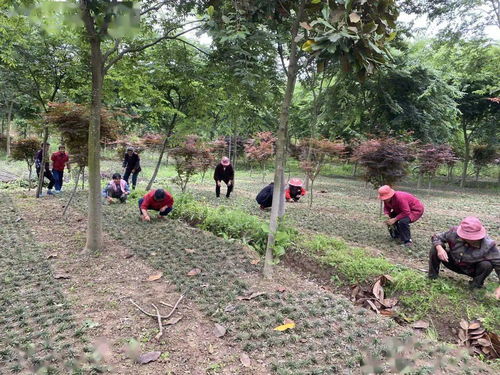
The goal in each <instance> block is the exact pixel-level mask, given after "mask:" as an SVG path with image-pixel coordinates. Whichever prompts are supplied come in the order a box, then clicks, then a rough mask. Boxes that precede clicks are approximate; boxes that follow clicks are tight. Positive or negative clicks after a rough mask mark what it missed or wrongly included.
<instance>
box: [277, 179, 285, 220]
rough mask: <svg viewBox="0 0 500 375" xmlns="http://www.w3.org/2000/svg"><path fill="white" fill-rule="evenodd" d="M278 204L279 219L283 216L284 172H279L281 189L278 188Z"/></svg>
mask: <svg viewBox="0 0 500 375" xmlns="http://www.w3.org/2000/svg"><path fill="white" fill-rule="evenodd" d="M279 202H280V205H279V210H278V218H279V219H280V220H282V219H283V217H284V216H285V174H284V173H282V174H281V190H280V200H279Z"/></svg>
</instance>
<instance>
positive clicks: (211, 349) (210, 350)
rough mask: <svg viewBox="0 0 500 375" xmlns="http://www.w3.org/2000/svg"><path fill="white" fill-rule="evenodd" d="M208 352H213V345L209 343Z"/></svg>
mask: <svg viewBox="0 0 500 375" xmlns="http://www.w3.org/2000/svg"><path fill="white" fill-rule="evenodd" d="M208 352H209V353H210V354H213V352H214V347H213V346H212V344H209V345H208Z"/></svg>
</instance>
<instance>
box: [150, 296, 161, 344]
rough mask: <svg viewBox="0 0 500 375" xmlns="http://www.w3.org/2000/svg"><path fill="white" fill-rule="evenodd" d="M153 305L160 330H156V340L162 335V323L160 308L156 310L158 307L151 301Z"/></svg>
mask: <svg viewBox="0 0 500 375" xmlns="http://www.w3.org/2000/svg"><path fill="white" fill-rule="evenodd" d="M152 305H153V307H154V308H155V310H156V316H157V318H158V326H159V327H160V332H158V333H157V334H156V336H155V339H156V340H159V339H160V338H161V337H162V336H163V325H162V324H161V315H160V310H158V307H156V305H155V304H154V303H152Z"/></svg>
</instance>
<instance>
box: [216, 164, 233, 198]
mask: <svg viewBox="0 0 500 375" xmlns="http://www.w3.org/2000/svg"><path fill="white" fill-rule="evenodd" d="M214 180H215V196H216V197H217V198H219V197H220V187H221V185H222V181H224V183H225V184H226V185H227V192H226V198H229V195H230V194H231V192H232V191H233V188H234V169H233V166H232V165H231V162H230V161H229V158H228V157H226V156H224V157H223V158H222V159H221V161H220V163H219V164H218V165H217V166H216V167H215V172H214Z"/></svg>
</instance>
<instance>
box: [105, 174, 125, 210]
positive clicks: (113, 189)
mask: <svg viewBox="0 0 500 375" xmlns="http://www.w3.org/2000/svg"><path fill="white" fill-rule="evenodd" d="M129 194H130V189H129V187H128V184H127V182H126V181H125V180H123V179H122V176H121V175H120V174H119V173H115V174H113V177H112V180H111V181H109V182H108V184H107V185H106V186H105V187H104V190H103V191H102V196H103V197H104V198H106V200H107V201H108V203H114V202H116V199H119V200H120V202H121V203H125V201H126V200H127V197H128V195H129Z"/></svg>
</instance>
